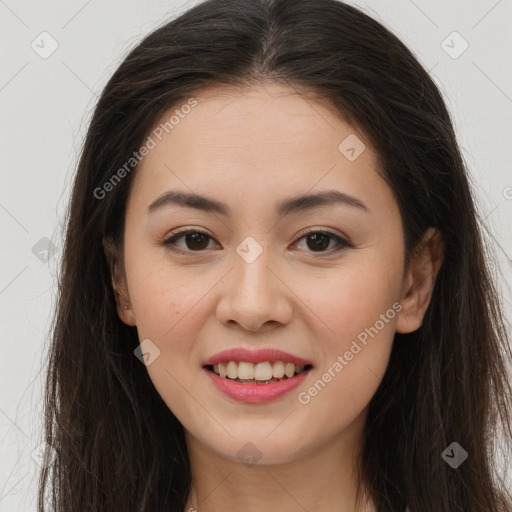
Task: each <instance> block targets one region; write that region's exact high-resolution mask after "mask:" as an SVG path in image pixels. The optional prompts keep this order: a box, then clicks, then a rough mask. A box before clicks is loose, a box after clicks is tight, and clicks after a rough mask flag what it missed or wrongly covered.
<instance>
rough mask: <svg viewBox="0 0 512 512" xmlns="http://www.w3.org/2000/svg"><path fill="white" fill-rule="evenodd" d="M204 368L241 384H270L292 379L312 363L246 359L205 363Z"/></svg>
mask: <svg viewBox="0 0 512 512" xmlns="http://www.w3.org/2000/svg"><path fill="white" fill-rule="evenodd" d="M205 368H206V369H207V370H209V371H211V372H213V373H215V374H216V375H218V376H219V377H223V378H225V379H228V380H232V381H234V382H240V383H242V384H271V383H272V382H280V381H282V380H288V379H292V378H293V377H295V376H296V375H299V374H301V373H303V372H306V371H308V370H310V369H311V368H312V365H310V364H307V365H295V364H293V363H289V362H283V361H263V362H261V363H256V364H254V363H249V362H246V361H240V362H238V361H225V362H222V363H218V364H215V365H207V366H205Z"/></svg>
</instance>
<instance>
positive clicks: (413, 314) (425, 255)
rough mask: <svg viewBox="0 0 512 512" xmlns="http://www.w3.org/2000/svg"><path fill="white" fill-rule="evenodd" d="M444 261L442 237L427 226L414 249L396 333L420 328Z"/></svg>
mask: <svg viewBox="0 0 512 512" xmlns="http://www.w3.org/2000/svg"><path fill="white" fill-rule="evenodd" d="M443 259H444V241H443V239H442V235H441V233H440V232H439V231H438V230H437V229H435V228H433V227H430V228H428V229H427V231H426V232H425V234H424V236H423V238H422V240H421V241H420V243H419V244H418V246H417V247H416V249H415V250H414V252H413V255H412V258H411V263H410V265H409V268H408V270H407V274H406V276H405V278H404V285H403V287H402V299H401V301H400V303H401V305H402V309H401V310H400V311H399V313H398V314H397V317H396V324H395V330H396V332H400V333H409V332H413V331H416V330H417V329H419V328H420V327H421V324H422V322H423V317H424V316H425V312H426V311H427V308H428V305H429V304H430V299H431V298H432V293H433V291H434V284H435V282H436V278H437V274H438V272H439V269H440V268H441V264H442V263H443Z"/></svg>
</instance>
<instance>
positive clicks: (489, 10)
mask: <svg viewBox="0 0 512 512" xmlns="http://www.w3.org/2000/svg"><path fill="white" fill-rule="evenodd" d="M195 3H197V2H196V1H189V2H184V1H181V0H166V1H161V0H153V1H152V2H142V1H140V0H139V1H128V0H123V1H100V0H89V1H87V0H66V1H47V0H37V1H20V0H0V43H1V44H0V52H1V64H2V65H1V67H0V112H1V117H0V127H1V128H0V129H1V132H0V142H1V146H0V148H1V151H0V176H1V181H0V183H1V185H0V229H1V233H2V246H1V253H0V254H1V265H0V315H1V322H2V323H1V327H2V328H1V335H0V336H1V348H2V352H1V353H2V357H1V358H0V512H27V511H34V510H36V501H35V497H36V490H37V471H38V467H37V465H36V462H35V461H34V460H33V459H32V457H31V453H32V451H33V450H34V449H35V448H36V447H37V446H38V445H39V444H40V442H41V435H42V430H41V422H40V414H41V396H42V391H41V388H42V382H43V380H42V379H43V374H42V372H41V364H42V361H44V359H43V357H44V354H45V350H46V348H47V345H48V331H49V327H50V321H51V315H52V307H53V304H54V300H55V296H56V281H55V273H56V266H57V264H58V261H59V258H60V255H61V248H62V229H63V226H62V214H63V211H64V208H65V206H66V203H67V200H68V196H69V191H70V184H71V181H72V177H73V173H74V168H75V165H76V162H77V159H78V154H79V151H80V148H81V144H82V141H83V137H84V134H85V130H86V127H87V123H88V121H89V119H90V115H91V112H92V108H93V106H94V104H95V102H96V100H97V97H98V95H99V93H100V91H101V89H102V88H103V86H104V85H105V83H106V81H107V80H108V78H109V77H110V76H111V74H112V73H113V71H114V70H115V69H116V67H117V66H118V64H119V63H120V60H121V58H122V57H123V56H124V55H126V53H127V51H128V50H129V49H131V48H132V47H133V46H134V45H135V44H136V43H137V42H138V41H139V40H140V39H141V37H142V36H144V35H146V34H147V33H149V32H150V31H151V30H153V29H154V28H156V26H157V25H161V24H162V22H163V21H164V20H165V19H170V18H171V17H175V16H176V15H177V14H179V13H181V12H183V11H184V10H186V9H187V8H188V7H190V6H191V5H193V4H195ZM350 3H352V4H354V5H356V6H359V7H360V8H362V9H363V10H365V11H366V12H368V14H370V15H372V16H373V17H376V18H377V19H379V20H380V21H381V22H383V23H384V24H385V25H387V26H388V27H389V28H391V29H392V30H393V31H394V32H395V33H396V34H397V35H398V36H399V37H400V38H401V39H402V40H403V41H404V42H405V43H406V44H407V45H408V46H409V47H410V48H411V49H412V50H413V52H414V53H415V54H416V56H417V57H418V58H419V59H420V61H421V62H422V63H423V64H424V65H425V67H426V68H427V69H429V70H431V74H432V76H433V78H434V79H435V81H436V83H437V84H438V85H439V87H440V89H441V91H442V93H443V95H444V96H445V99H446V101H447V103H448V107H449V109H450V111H451V112H452V114H453V119H454V122H455V125H456V130H457V134H458V137H459V142H460V145H461V147H462V151H463V155H464V158H465V160H466V162H467V164H468V167H469V170H470V172H471V174H472V176H473V178H474V182H475V185H476V186H477V187H478V201H479V204H480V211H481V214H482V216H483V217H485V218H486V223H487V225H488V226H489V228H490V229H491V231H492V232H493V234H494V239H495V240H496V246H495V247H496V255H497V259H498V264H499V265H500V269H501V272H502V274H501V275H500V278H499V280H500V286H502V294H503V297H504V300H505V307H506V310H507V316H508V320H509V321H510V319H511V317H512V315H511V311H512V306H511V298H510V297H511V296H510V288H509V287H510V283H511V282H512V279H511V276H512V270H511V268H512V261H511V257H512V256H511V255H512V229H511V224H512V222H511V219H512V188H507V187H512V172H511V165H510V149H511V147H512V145H511V142H512V140H511V133H512V130H511V121H512V67H511V56H510V53H511V50H512V31H511V29H510V26H511V22H512V0H499V1H497V0H472V1H469V0H461V1H447V0H442V1H432V0H414V1H413V0H394V1H393V0H380V1H378V2H377V1H374V2H371V1H353V2H350ZM43 31H47V32H48V33H49V34H51V36H52V37H53V38H54V39H55V40H56V41H57V42H58V48H57V50H56V51H55V52H54V53H53V54H52V55H51V56H50V57H49V58H47V59H43V58H41V57H40V56H39V55H38V54H37V53H36V52H35V51H34V50H33V49H32V47H31V44H32V42H33V41H34V40H35V41H36V43H37V42H38V41H40V39H38V37H39V35H40V34H41V32H43ZM453 31H457V32H458V33H460V35H461V36H462V37H463V38H464V40H466V41H467V43H468V44H469V47H468V49H467V50H466V51H465V52H464V53H463V54H462V55H460V57H458V58H456V59H454V58H452V57H451V56H450V55H448V54H447V53H446V51H445V50H444V49H443V47H442V42H443V41H444V40H446V38H447V37H448V36H449V35H450V34H451V33H452V32H453ZM452 41H453V42H452ZM40 44H41V43H40ZM445 44H448V45H450V46H453V47H454V49H453V50H452V51H457V49H460V48H462V47H461V46H460V45H461V44H462V41H461V40H459V39H453V37H452V38H451V39H448V41H447V43H445ZM45 47H46V48H48V47H49V46H47V45H46V46H45ZM507 192H508V194H507ZM45 237H46V238H47V239H50V240H51V242H52V243H53V244H55V246H56V252H55V253H53V254H52V253H51V252H50V253H49V256H50V258H49V261H47V262H45V261H42V260H41V258H43V259H44V253H41V251H39V256H36V255H35V254H34V252H33V247H34V246H36V248H39V249H41V248H42V249H44V248H45V244H46V245H47V244H48V242H45V241H44V240H43V241H41V239H44V238H45ZM36 244H37V245H36ZM36 252H37V251H36Z"/></svg>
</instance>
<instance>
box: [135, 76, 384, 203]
mask: <svg viewBox="0 0 512 512" xmlns="http://www.w3.org/2000/svg"><path fill="white" fill-rule="evenodd" d="M193 99H194V100H195V102H196V103H195V106H193V107H192V108H189V107H187V108H185V106H187V105H190V104H191V103H190V102H189V101H188V99H185V100H183V101H182V102H181V103H178V104H176V105H174V106H173V107H172V108H171V109H169V110H168V111H167V112H166V113H165V114H164V115H163V116H162V117H161V118H160V119H159V120H158V121H157V122H156V123H155V125H154V127H153V131H152V132H151V133H152V134H154V133H155V130H159V131H158V132H156V133H158V137H156V136H155V135H152V137H153V139H154V141H155V146H154V147H153V149H151V151H149V154H147V156H145V157H144V158H143V160H142V161H141V164H140V165H139V168H138V169H137V173H136V176H135V182H134V183H133V185H132V186H133V187H135V188H137V190H138V191H139V194H138V195H143V196H146V197H147V198H149V197H151V198H153V199H154V197H155V196H157V195H159V194H161V193H162V192H163V191H164V190H165V189H169V188H174V189H176V188H180V189H181V190H186V191H188V192H195V193H200V194H206V193H207V192H209V191H211V190H212V189H215V190H216V192H217V196H218V197H219V199H221V200H223V201H224V202H228V203H229V202H233V200H234V199H235V198H239V199H240V200H241V199H244V198H245V199H247V198H249V197H253V196H257V195H260V196H261V195H263V196H265V197H269V196H273V195H276V197H277V196H282V195H283V194H284V195H286V196H289V195H290V194H289V193H288V192H291V191H293V192H297V193H306V192H308V191H313V189H332V188H335V189H339V190H342V191H343V192H346V193H347V194H351V195H359V196H362V197H364V196H366V197H367V199H368V200H369V201H370V202H375V201H376V200H377V201H378V200H379V198H378V197H377V198H376V197H373V198H369V197H368V195H369V194H370V195H371V194H372V193H373V195H377V196H378V195H379V194H380V195H381V198H380V200H382V201H386V200H387V201H389V200H390V199H392V198H391V197H390V190H386V189H387V188H388V186H387V184H386V183H385V182H384V180H382V178H381V177H380V176H379V175H378V173H377V158H376V154H375V152H374V151H373V149H372V147H371V145H370V144H369V142H368V141H367V140H366V138H365V136H364V134H362V133H361V132H360V131H359V130H358V129H357V128H355V127H354V126H352V125H350V124H349V123H348V122H347V121H345V120H344V119H343V118H342V116H341V115H340V114H339V113H337V112H336V111H335V109H334V108H333V107H332V105H331V104H330V103H329V102H328V101H326V100H322V99H319V98H317V97H314V95H312V94H311V93H310V94H306V93H302V92H299V91H298V90H297V89H294V88H292V87H288V86H284V85H279V84H264V85H257V86H251V87H244V88H242V87H231V86H223V87H210V88H207V89H203V90H200V91H198V92H196V93H195V94H194V95H193ZM171 117H173V122H172V123H171V122H169V121H170V119H171ZM346 140H349V141H351V142H355V144H356V150H357V151H358V152H359V151H362V152H361V154H360V155H359V156H357V158H356V159H354V160H351V159H349V158H347V154H346V153H344V151H345V150H346V144H345V143H344V141H346ZM357 144H359V146H357ZM353 145H354V144H353V143H352V146H353ZM361 148H364V149H361ZM285 190H286V191H287V192H286V193H284V192H283V193H280V191H285ZM207 195H211V194H207ZM370 199H371V200H370ZM146 206H147V205H146Z"/></svg>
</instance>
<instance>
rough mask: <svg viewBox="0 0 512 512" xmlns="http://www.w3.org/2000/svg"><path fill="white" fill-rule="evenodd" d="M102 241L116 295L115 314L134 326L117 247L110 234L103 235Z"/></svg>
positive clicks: (133, 317)
mask: <svg viewBox="0 0 512 512" xmlns="http://www.w3.org/2000/svg"><path fill="white" fill-rule="evenodd" d="M102 243H103V250H104V252H105V256H106V258H107V263H108V266H109V269H110V275H111V282H112V288H113V290H114V294H115V296H116V304H117V314H118V315H119V318H120V319H121V320H122V321H123V322H124V323H125V324H126V325H129V326H134V325H136V322H135V316H134V313H133V310H132V309H131V303H130V296H129V293H128V287H127V284H126V277H125V276H124V272H123V271H122V269H121V266H122V265H121V258H120V255H119V250H118V247H117V245H116V243H115V241H114V239H113V238H112V237H111V236H106V237H104V238H103V240H102Z"/></svg>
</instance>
